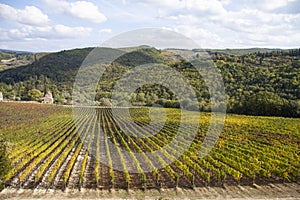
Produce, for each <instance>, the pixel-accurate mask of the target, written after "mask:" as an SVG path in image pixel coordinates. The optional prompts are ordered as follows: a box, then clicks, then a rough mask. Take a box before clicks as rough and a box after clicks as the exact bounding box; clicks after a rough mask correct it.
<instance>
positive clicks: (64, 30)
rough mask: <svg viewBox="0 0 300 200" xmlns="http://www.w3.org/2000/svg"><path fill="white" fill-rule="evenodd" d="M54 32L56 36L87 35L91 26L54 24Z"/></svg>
mask: <svg viewBox="0 0 300 200" xmlns="http://www.w3.org/2000/svg"><path fill="white" fill-rule="evenodd" d="M53 29H54V31H55V33H56V34H57V36H58V37H78V36H80V37H81V36H83V37H84V36H88V35H89V34H90V33H91V31H92V28H87V27H69V26H64V25H61V24H59V25H56V26H55V27H54V28H53Z"/></svg>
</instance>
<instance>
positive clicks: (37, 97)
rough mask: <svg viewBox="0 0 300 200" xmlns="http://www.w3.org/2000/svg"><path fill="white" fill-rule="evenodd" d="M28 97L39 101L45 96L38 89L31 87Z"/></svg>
mask: <svg viewBox="0 0 300 200" xmlns="http://www.w3.org/2000/svg"><path fill="white" fill-rule="evenodd" d="M27 95H28V98H29V99H30V100H32V101H39V100H40V98H41V97H42V96H43V93H42V92H41V91H39V90H38V89H31V90H29V91H28V94H27Z"/></svg>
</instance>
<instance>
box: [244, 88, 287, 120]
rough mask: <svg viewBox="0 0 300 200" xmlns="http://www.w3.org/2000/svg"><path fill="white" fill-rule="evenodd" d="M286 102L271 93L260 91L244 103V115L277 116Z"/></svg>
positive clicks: (280, 113)
mask: <svg viewBox="0 0 300 200" xmlns="http://www.w3.org/2000/svg"><path fill="white" fill-rule="evenodd" d="M287 103H288V101H287V100H286V99H283V98H281V97H280V96H278V95H277V94H275V93H273V92H266V91H261V92H258V93H256V94H254V95H252V96H250V98H249V100H248V101H247V102H246V113H247V114H251V115H266V116H279V115H282V112H283V107H284V105H286V104H287Z"/></svg>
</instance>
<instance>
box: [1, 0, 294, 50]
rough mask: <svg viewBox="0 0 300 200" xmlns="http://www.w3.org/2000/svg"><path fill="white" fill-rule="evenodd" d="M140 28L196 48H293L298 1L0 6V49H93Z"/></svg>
mask: <svg viewBox="0 0 300 200" xmlns="http://www.w3.org/2000/svg"><path fill="white" fill-rule="evenodd" d="M142 28H162V29H166V30H170V31H175V32H178V33H180V34H183V35H185V36H187V37H189V38H191V39H193V40H194V41H195V42H197V43H198V44H199V46H200V47H201V48H252V47H267V48H299V47H300V0H272V1H270V0H107V1H104V0H0V48H2V49H13V50H23V51H32V52H42V51H43V52H45V51H60V50H65V49H72V48H83V47H95V46H101V43H102V42H104V41H106V40H108V39H110V38H112V37H114V36H117V35H119V34H120V33H124V32H127V31H132V30H136V29H142Z"/></svg>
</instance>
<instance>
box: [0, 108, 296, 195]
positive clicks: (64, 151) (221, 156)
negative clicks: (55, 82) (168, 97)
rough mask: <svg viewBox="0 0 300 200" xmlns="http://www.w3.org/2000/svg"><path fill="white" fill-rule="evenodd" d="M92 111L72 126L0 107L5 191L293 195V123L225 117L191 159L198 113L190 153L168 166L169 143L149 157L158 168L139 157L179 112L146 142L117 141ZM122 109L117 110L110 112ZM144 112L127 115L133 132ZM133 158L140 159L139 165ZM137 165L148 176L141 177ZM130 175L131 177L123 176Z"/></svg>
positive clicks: (162, 138)
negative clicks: (209, 190) (238, 190)
mask: <svg viewBox="0 0 300 200" xmlns="http://www.w3.org/2000/svg"><path fill="white" fill-rule="evenodd" d="M93 110H94V109H93V108H84V109H83V110H82V111H81V112H82V113H83V115H82V117H81V118H80V119H79V120H78V121H77V124H79V126H77V127H75V125H74V122H73V114H72V108H71V107H63V106H52V105H41V104H28V103H27V104H26V103H24V104H22V103H0V134H1V135H2V136H3V137H4V138H5V140H6V141H8V145H9V149H10V152H9V158H10V160H11V163H12V167H11V170H10V172H9V173H8V175H7V176H6V177H5V185H6V187H8V188H11V189H20V188H23V189H49V190H51V189H55V190H57V189H59V190H62V191H65V190H70V189H76V190H77V189H78V190H81V189H85V190H86V189H101V190H105V189H109V190H111V189H125V190H142V191H147V190H152V189H159V190H162V189H167V188H182V189H194V190H195V188H199V187H208V186H209V187H228V186H252V185H267V184H278V183H283V184H288V183H291V182H293V183H292V184H293V187H295V188H298V189H297V190H298V192H299V183H300V148H299V145H300V132H299V130H300V119H292V118H280V117H253V116H244V115H232V114H228V115H227V117H226V121H225V126H224V130H223V132H222V134H221V135H220V138H219V140H218V141H217V143H216V144H215V146H214V148H213V149H212V151H211V152H210V153H209V154H208V155H207V156H205V157H204V158H199V156H198V155H199V151H200V148H201V144H202V142H203V139H204V137H205V133H206V130H207V128H208V125H209V120H210V114H209V113H201V119H200V122H199V128H198V131H197V134H196V136H195V138H194V140H193V142H192V144H191V146H190V147H189V148H188V149H187V150H186V151H185V153H184V154H183V155H181V156H180V157H179V159H176V160H175V161H174V162H172V163H171V164H170V165H168V164H167V163H166V158H167V159H169V158H170V159H171V157H172V156H173V152H176V151H178V150H179V149H180V148H183V147H182V146H183V145H182V144H184V141H185V139H186V138H184V137H182V138H176V139H177V142H176V148H174V149H168V150H166V151H163V153H162V155H161V157H159V156H158V157H157V162H159V164H161V165H162V166H164V167H163V168H162V169H158V168H156V167H155V165H154V163H153V161H152V160H150V159H148V157H147V154H146V153H145V152H152V151H155V150H157V149H159V148H160V147H163V146H164V145H165V144H167V143H168V142H170V141H171V140H172V139H174V138H175V136H176V131H177V130H178V127H179V123H180V120H179V119H180V118H179V117H180V111H179V110H177V109H166V115H167V120H166V123H165V124H164V125H163V128H162V129H161V131H160V132H159V133H158V134H156V135H153V136H151V137H135V136H129V135H128V134H125V133H124V132H123V131H122V130H123V129H120V127H119V126H118V125H117V124H116V122H115V120H114V118H113V116H112V111H111V109H110V108H97V109H96V115H91V113H92V112H93ZM123 110H124V109H123V108H119V109H117V112H120V113H121V112H123ZM160 112H162V109H159V108H157V109H156V114H157V116H159V115H160ZM84 113H85V114H84ZM148 113H149V110H148V109H147V108H131V109H130V115H131V116H132V118H133V119H134V121H135V122H136V124H137V125H138V126H137V127H143V126H145V125H147V124H149V123H150V118H149V115H148ZM196 114H197V113H195V112H190V119H191V120H190V121H189V122H184V123H195V122H194V121H193V118H194V117H195V116H194V115H196ZM121 121H122V124H121V126H122V127H123V128H124V127H125V128H126V130H128V132H131V133H132V134H136V133H137V132H138V131H139V130H138V129H139V128H137V127H131V126H130V125H129V124H128V123H127V122H126V119H122V120H121ZM196 123H197V122H196ZM187 125H188V124H187ZM149 132H151V130H149ZM108 142H111V143H112V144H114V145H115V146H118V147H122V149H124V150H126V151H127V152H128V154H124V153H122V151H115V150H113V149H111V148H110V147H111V146H110V145H108ZM100 144H101V145H100ZM103 144H105V145H103ZM133 152H139V153H141V155H142V158H143V161H142V160H141V159H140V158H137V157H135V156H134V155H135V154H134V153H133ZM103 157H105V158H107V164H104V163H103V161H102V160H101V158H103ZM99 158H100V159H99ZM129 161H132V162H129ZM145 163H147V165H148V166H146V167H148V168H149V169H151V170H149V171H145V170H143V169H144V168H145V166H144V165H145ZM117 165H119V166H117ZM114 168H119V169H121V170H115V169H114ZM134 170H135V171H137V173H131V171H134ZM298 194H299V193H298Z"/></svg>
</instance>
